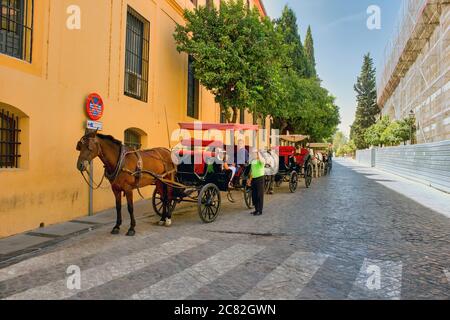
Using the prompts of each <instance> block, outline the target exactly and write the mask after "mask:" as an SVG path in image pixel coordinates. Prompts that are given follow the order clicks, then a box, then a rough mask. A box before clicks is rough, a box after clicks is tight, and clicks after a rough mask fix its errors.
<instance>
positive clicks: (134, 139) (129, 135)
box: [125, 129, 142, 150]
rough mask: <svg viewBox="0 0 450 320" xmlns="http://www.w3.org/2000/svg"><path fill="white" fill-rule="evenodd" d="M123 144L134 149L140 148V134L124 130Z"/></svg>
mask: <svg viewBox="0 0 450 320" xmlns="http://www.w3.org/2000/svg"><path fill="white" fill-rule="evenodd" d="M125 145H126V146H128V147H130V148H133V149H135V150H140V149H141V147H142V142H141V135H140V134H139V133H137V132H136V131H134V130H131V129H128V130H126V131H125Z"/></svg>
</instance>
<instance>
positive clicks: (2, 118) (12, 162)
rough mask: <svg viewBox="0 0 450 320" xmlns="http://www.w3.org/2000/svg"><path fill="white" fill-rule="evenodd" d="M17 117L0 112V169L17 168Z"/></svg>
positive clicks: (7, 112) (18, 143) (18, 155)
mask: <svg viewBox="0 0 450 320" xmlns="http://www.w3.org/2000/svg"><path fill="white" fill-rule="evenodd" d="M20 132H21V130H20V129H19V117H17V116H15V115H14V114H13V113H9V111H5V110H3V109H2V110H0V168H18V167H19V158H20V154H19V145H20V142H19V133H20Z"/></svg>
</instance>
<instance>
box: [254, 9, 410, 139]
mask: <svg viewBox="0 0 450 320" xmlns="http://www.w3.org/2000/svg"><path fill="white" fill-rule="evenodd" d="M263 2H264V5H265V7H266V9H267V13H268V15H269V16H270V17H271V18H278V17H279V16H280V15H281V12H282V10H283V7H284V6H285V5H286V4H287V5H289V6H290V7H291V8H292V9H293V10H294V11H295V13H296V15H297V20H298V24H299V28H300V35H301V38H302V41H304V40H305V34H306V30H307V28H308V25H311V28H312V33H313V38H314V47H315V55H316V63H317V72H318V74H319V77H320V78H321V79H322V80H323V82H322V85H323V86H324V87H325V88H326V89H328V90H329V91H330V92H331V94H333V95H334V96H335V97H336V104H337V105H338V106H339V108H340V110H341V121H342V123H341V125H340V127H339V129H340V130H341V131H343V132H344V133H345V134H346V135H347V136H349V134H350V125H351V124H352V123H353V120H354V117H355V110H356V94H355V91H354V90H353V86H354V84H355V83H356V80H357V77H358V75H359V73H360V71H361V66H362V61H363V56H364V54H366V53H368V52H370V54H371V56H372V57H373V58H374V65H375V67H377V72H378V71H380V72H381V71H382V70H381V69H380V64H381V63H382V60H383V57H384V51H385V47H386V44H387V43H388V41H389V40H390V39H391V38H392V35H393V34H394V28H395V25H396V23H397V21H398V17H399V10H400V5H401V0H263ZM371 5H376V6H378V7H379V8H380V9H381V11H380V13H381V29H379V30H377V29H375V30H369V28H368V27H367V20H368V18H369V14H368V13H367V9H368V7H369V6H371ZM378 69H380V70H378Z"/></svg>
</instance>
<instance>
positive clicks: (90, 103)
mask: <svg viewBox="0 0 450 320" xmlns="http://www.w3.org/2000/svg"><path fill="white" fill-rule="evenodd" d="M104 109H105V106H104V104H103V100H102V97H100V95H98V94H97V93H91V94H90V95H89V96H88V98H87V100H86V112H87V115H88V116H89V118H90V119H91V120H93V121H97V120H100V119H101V117H102V116H103V111H104Z"/></svg>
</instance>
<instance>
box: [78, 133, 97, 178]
mask: <svg viewBox="0 0 450 320" xmlns="http://www.w3.org/2000/svg"><path fill="white" fill-rule="evenodd" d="M77 151H80V155H79V156H78V161H77V169H78V170H80V171H85V170H86V168H87V167H88V165H89V162H90V161H92V160H93V159H95V158H96V157H98V155H99V154H100V146H99V142H98V139H97V130H86V134H85V135H84V136H83V137H82V138H81V139H80V141H78V143H77Z"/></svg>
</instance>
